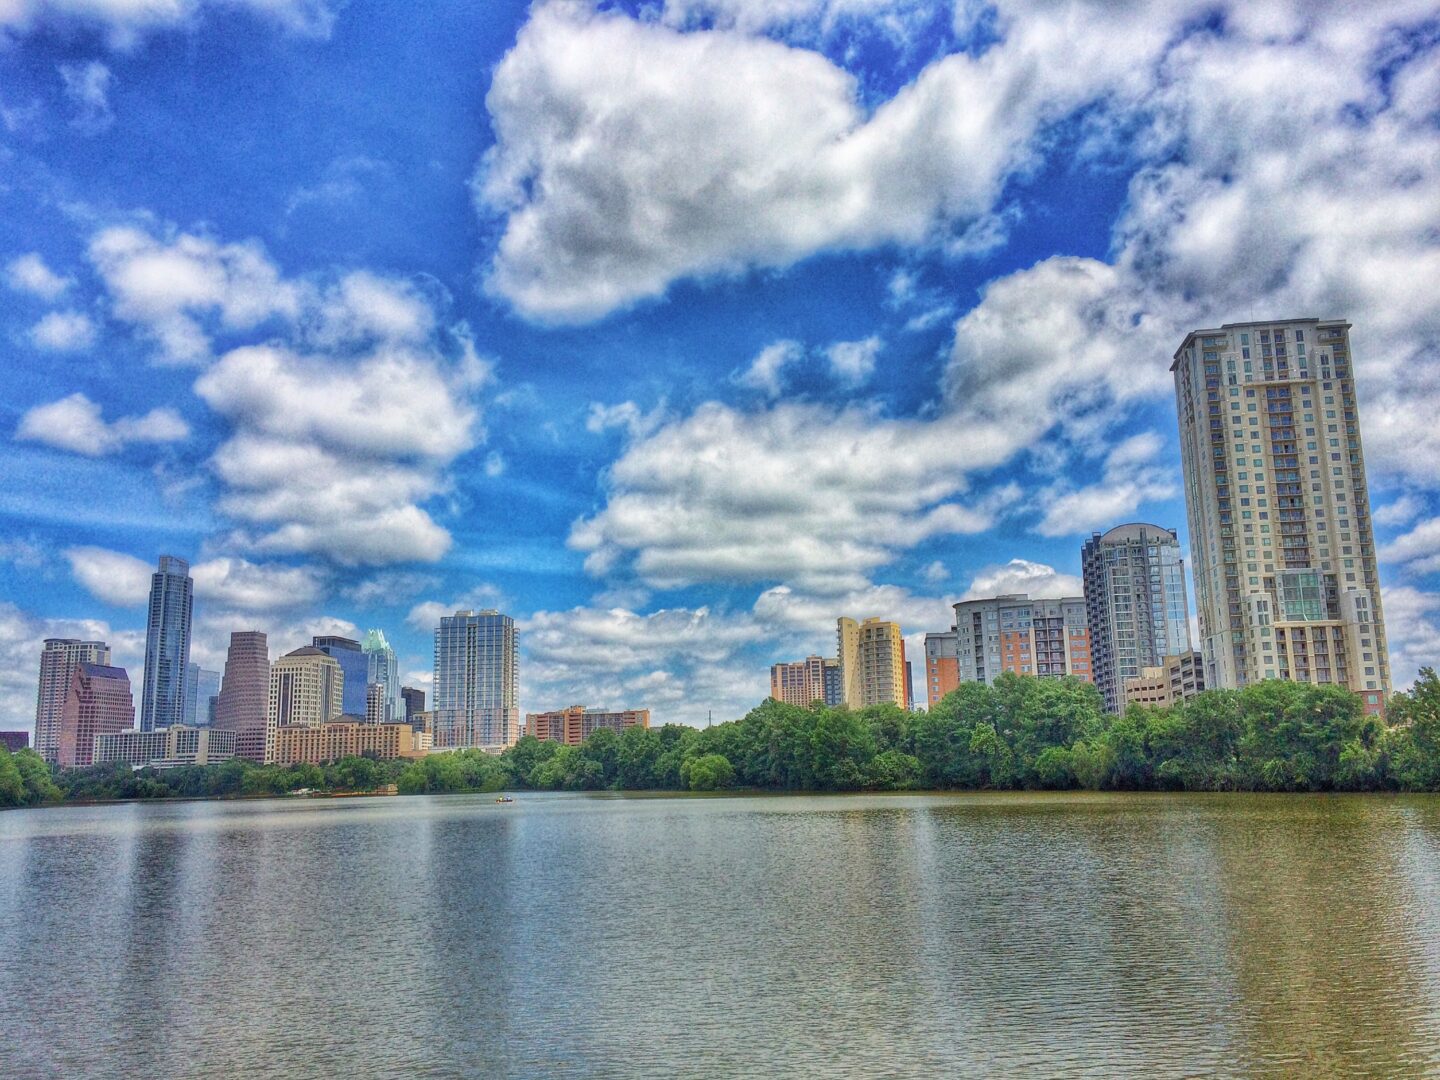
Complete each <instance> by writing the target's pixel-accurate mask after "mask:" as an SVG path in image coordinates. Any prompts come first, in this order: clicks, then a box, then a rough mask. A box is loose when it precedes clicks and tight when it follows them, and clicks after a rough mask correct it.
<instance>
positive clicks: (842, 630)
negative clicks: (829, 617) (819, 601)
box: [835, 618, 910, 709]
mask: <svg viewBox="0 0 1440 1080" xmlns="http://www.w3.org/2000/svg"><path fill="white" fill-rule="evenodd" d="M835 627H836V628H835V637H836V651H837V652H838V653H839V656H838V659H839V661H840V683H841V686H842V687H843V688H844V692H845V704H846V705H848V706H850V707H851V708H852V709H859V708H864V707H865V706H867V705H881V704H887V703H888V704H892V705H896V706H898V707H900V708H902V709H904V708H907V707H908V705H909V698H910V695H909V692H908V686H909V680H908V679H907V678H906V675H905V639H904V637H903V635H902V634H901V633H900V624H899V623H893V622H887V621H886V620H884V619H866V620H865V621H864V622H863V623H860V624H858V625H857V624H856V622H855V620H854V619H846V618H842V619H838V620H836V624H835Z"/></svg>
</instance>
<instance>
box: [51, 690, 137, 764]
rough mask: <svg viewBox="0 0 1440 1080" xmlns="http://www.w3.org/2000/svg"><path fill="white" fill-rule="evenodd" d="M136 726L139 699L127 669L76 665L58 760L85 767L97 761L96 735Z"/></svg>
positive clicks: (61, 726) (61, 728) (127, 729)
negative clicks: (136, 703) (134, 691)
mask: <svg viewBox="0 0 1440 1080" xmlns="http://www.w3.org/2000/svg"><path fill="white" fill-rule="evenodd" d="M134 726H135V698H134V695H133V694H132V692H131V690H130V676H129V675H128V674H127V673H126V671H125V669H124V668H117V667H110V666H109V665H107V664H76V665H75V672H74V674H73V675H72V676H71V679H70V690H69V692H68V693H67V694H66V695H65V708H64V710H63V711H62V713H61V715H60V739H59V746H58V748H57V751H56V757H55V760H56V763H57V764H58V765H60V766H61V767H63V768H84V767H85V766H87V765H91V764H93V763H94V757H95V737H96V736H97V735H106V734H109V733H111V732H117V731H129V730H131V729H132V728H134Z"/></svg>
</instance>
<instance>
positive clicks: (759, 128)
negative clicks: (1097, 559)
mask: <svg viewBox="0 0 1440 1080" xmlns="http://www.w3.org/2000/svg"><path fill="white" fill-rule="evenodd" d="M982 7H983V5H982ZM42 8H43V9H44V12H43V17H42V16H41V15H40V14H34V13H35V12H40V11H41V9H42ZM182 8H183V9H184V10H185V11H186V12H188V15H187V16H186V17H185V18H180V17H179V15H178V14H177V15H176V17H175V18H173V19H172V18H171V15H170V14H167V13H168V12H171V11H172V10H173V12H175V13H179V12H180V11H181V9H182ZM481 8H482V9H483V10H470V9H469V8H468V7H459V8H457V9H455V10H453V11H451V12H449V13H447V14H446V15H445V16H444V17H443V18H441V19H437V21H436V25H434V26H431V25H426V26H423V27H418V28H416V29H415V30H414V35H415V36H414V37H413V38H412V39H410V40H408V41H407V42H401V41H399V40H397V36H396V35H395V33H394V21H395V19H397V18H399V17H400V9H398V8H387V7H386V6H385V5H383V4H382V5H378V6H372V7H368V8H367V9H366V10H365V11H358V10H355V7H354V5H351V6H348V7H343V8H342V7H340V6H339V5H335V6H333V7H332V6H331V5H329V4H327V3H325V2H323V0H321V2H318V3H306V4H300V3H298V2H297V3H295V4H293V5H292V4H289V3H287V2H285V0H280V2H278V3H275V4H267V5H258V4H249V3H237V4H230V5H220V4H215V3H209V2H204V0H196V3H194V4H187V5H176V6H175V7H174V8H173V9H171V8H166V9H165V10H164V11H161V10H160V9H158V8H155V9H147V10H148V11H149V14H148V15H147V16H146V17H145V18H139V17H136V16H125V15H124V14H122V13H120V8H118V7H116V8H110V7H95V8H91V9H85V10H86V12H88V14H87V13H85V12H80V13H77V12H78V11H79V9H74V8H69V7H65V6H63V5H60V6H56V5H50V6H47V5H43V4H42V5H39V6H35V5H22V9H23V10H22V11H21V14H18V15H13V16H0V37H3V38H4V39H5V41H6V42H7V44H10V45H13V48H11V49H10V51H9V52H0V67H3V70H4V71H5V73H6V79H5V90H4V91H3V92H0V116H3V123H0V153H3V155H4V160H5V161H6V162H7V164H6V170H7V186H6V187H5V188H4V189H3V190H0V208H3V212H0V343H3V344H0V347H3V349H4V350H5V355H6V361H7V368H8V369H10V370H13V371H15V372H16V373H17V377H16V378H15V380H14V385H13V387H12V393H11V394H10V395H9V396H8V398H7V401H6V403H5V404H4V405H3V406H0V526H3V528H0V535H3V540H0V604H3V606H0V715H3V721H0V727H7V728H8V727H16V728H29V727H31V725H32V724H33V721H34V714H35V702H36V693H37V686H36V676H37V666H38V665H37V660H38V657H39V654H40V651H41V649H42V648H43V642H44V641H45V640H46V639H47V638H53V639H62V638H72V639H77V640H95V641H103V642H105V643H107V645H108V646H109V648H110V650H111V652H112V653H113V660H112V662H113V663H114V665H115V666H117V667H123V668H125V669H126V670H127V671H128V672H129V674H130V678H131V682H132V686H133V687H134V693H135V704H136V709H137V714H138V713H141V712H142V710H143V708H144V698H145V694H144V689H143V654H144V639H145V631H146V603H147V600H148V596H149V587H150V578H151V575H152V574H153V573H154V571H155V565H156V559H157V557H158V556H160V555H162V554H173V555H175V556H177V557H181V558H184V559H185V560H187V561H188V563H189V569H190V576H191V578H192V580H193V582H194V596H193V601H194V625H193V627H192V628H191V647H192V648H191V655H190V657H189V662H190V663H194V664H196V665H198V667H199V669H201V670H203V671H206V672H216V671H221V670H222V669H223V667H224V665H225V661H226V653H227V649H228V647H229V643H230V634H231V632H232V631H247V630H259V631H263V632H265V633H267V634H268V636H269V641H270V645H271V650H270V652H271V658H272V659H278V658H279V657H280V656H282V655H283V654H284V653H285V652H288V651H291V650H294V649H298V648H301V647H304V646H308V645H310V644H311V643H312V641H313V640H314V639H315V638H317V637H331V638H346V639H349V640H352V641H356V642H360V641H362V640H363V639H364V637H365V634H366V632H367V631H368V630H370V629H374V628H379V629H383V630H384V632H385V634H386V637H387V641H388V645H389V647H391V648H393V650H394V653H395V658H396V668H397V670H398V674H399V680H398V681H399V683H400V684H401V685H409V686H413V687H415V688H417V689H423V690H425V691H426V693H427V703H428V705H429V706H430V707H431V708H433V707H434V698H433V687H432V686H431V684H430V682H429V681H428V676H429V673H430V672H431V670H432V668H433V633H434V628H435V627H436V626H437V625H438V622H439V617H440V616H441V615H443V614H450V613H453V612H455V611H457V610H483V609H491V608H493V609H498V610H500V611H504V612H506V613H507V614H509V615H511V616H513V617H514V619H515V623H516V627H515V629H516V635H517V641H518V660H517V671H518V683H519V685H518V691H517V695H518V700H519V703H520V707H521V708H525V709H542V708H544V709H550V708H563V707H564V706H565V705H566V704H567V703H572V702H577V701H584V702H588V703H591V704H592V705H593V706H594V707H596V708H612V709H619V708H625V707H628V706H630V705H634V704H644V705H647V706H649V707H650V708H652V709H653V711H654V715H655V717H656V720H657V722H663V721H664V720H678V721H682V722H688V723H692V724H697V725H703V723H704V722H705V718H706V716H707V714H709V713H710V712H712V711H713V712H714V714H715V715H716V716H717V717H720V716H735V715H740V714H741V713H743V711H744V710H745V709H746V708H747V707H748V706H749V705H751V704H753V703H754V702H756V701H759V700H761V699H763V697H764V696H765V695H766V693H767V690H768V686H767V680H768V672H769V668H770V665H771V664H773V663H775V662H779V661H794V660H798V659H801V658H803V657H806V656H808V655H811V654H815V655H821V656H829V655H832V654H833V652H834V646H833V642H834V630H835V624H834V620H835V619H836V618H837V617H839V616H841V615H846V614H848V615H851V616H853V617H855V618H857V619H864V618H867V617H871V616H874V617H877V618H881V619H884V620H888V621H895V622H898V623H899V625H900V626H901V628H902V629H903V630H904V632H905V644H906V649H907V657H908V659H909V661H910V663H911V666H912V669H913V671H914V683H915V685H914V691H915V693H916V696H917V698H918V699H919V700H920V701H921V702H924V701H925V699H926V697H927V693H926V690H928V683H929V679H928V678H927V677H925V676H924V675H922V671H921V668H922V664H923V662H924V660H925V658H926V652H925V648H924V642H923V637H924V634H925V633H926V632H927V631H928V632H937V633H938V632H943V631H945V630H946V629H947V628H948V627H949V626H950V625H951V623H952V622H953V619H954V612H953V604H954V603H956V602H957V601H962V600H968V599H974V598H983V597H990V596H995V595H999V594H1004V593H1025V594H1028V595H1030V596H1031V597H1034V598H1040V597H1046V598H1053V597H1060V596H1072V597H1073V596H1079V595H1081V591H1082V590H1081V586H1080V578H1081V574H1082V562H1081V557H1080V548H1081V545H1082V544H1083V542H1084V540H1085V539H1086V538H1088V537H1089V536H1090V535H1091V534H1092V533H1093V532H1095V531H1104V530H1107V529H1109V528H1112V527H1115V526H1118V525H1122V524H1125V523H1131V522H1153V523H1155V524H1156V525H1157V526H1160V527H1162V528H1174V529H1176V530H1177V531H1178V534H1179V540H1180V545H1181V554H1182V555H1183V556H1184V557H1185V558H1186V559H1187V561H1189V562H1191V563H1192V564H1193V559H1194V545H1195V540H1194V538H1193V537H1192V536H1191V534H1190V525H1189V522H1188V520H1187V510H1186V505H1185V501H1184V498H1183V485H1184V480H1183V470H1182V464H1181V463H1182V452H1181V438H1180V431H1179V427H1178V420H1177V416H1176V412H1175V399H1174V383H1173V381H1172V377H1171V375H1170V371H1169V367H1170V364H1171V361H1172V359H1173V354H1174V352H1175V350H1176V348H1177V346H1178V345H1180V343H1181V342H1182V341H1183V340H1184V336H1185V334H1187V333H1189V332H1190V331H1192V330H1196V329H1199V328H1204V327H1219V326H1221V325H1223V324H1226V323H1240V322H1250V321H1254V320H1255V319H1257V318H1259V319H1263V318H1269V317H1275V318H1277V319H1279V318H1283V319H1302V318H1318V319H1322V320H1332V319H1344V320H1348V322H1349V323H1350V324H1351V325H1352V327H1353V329H1351V330H1350V331H1349V334H1350V339H1351V342H1352V343H1353V356H1354V383H1355V397H1356V398H1358V401H1359V410H1360V412H1362V413H1363V414H1364V421H1365V422H1364V428H1365V465H1366V469H1367V471H1368V494H1369V497H1370V503H1371V508H1372V513H1371V515H1370V520H1371V521H1372V522H1373V530H1374V540H1375V544H1374V547H1375V551H1376V556H1375V557H1376V562H1377V566H1376V570H1375V574H1376V576H1377V577H1378V580H1379V584H1380V586H1381V591H1382V595H1381V599H1382V601H1383V610H1384V616H1385V630H1386V636H1387V637H1388V646H1389V653H1390V658H1391V661H1392V672H1391V674H1390V676H1389V678H1390V681H1391V682H1393V684H1394V685H1395V686H1397V687H1402V686H1405V685H1406V684H1408V682H1409V681H1410V679H1411V678H1413V676H1414V673H1415V670H1416V669H1417V668H1418V666H1419V665H1420V664H1421V663H1427V662H1433V661H1435V660H1436V659H1437V658H1440V577H1437V571H1440V558H1437V544H1440V498H1437V496H1440V480H1437V479H1436V478H1437V477H1440V468H1437V465H1440V443H1437V434H1436V432H1435V430H1434V429H1433V425H1432V424H1431V422H1430V415H1431V414H1432V413H1433V412H1434V411H1435V408H1436V406H1437V405H1440V390H1436V389H1435V387H1437V386H1440V380H1437V378H1436V373H1435V364H1436V361H1435V356H1436V355H1437V350H1436V341H1437V337H1440V328H1437V327H1436V324H1435V321H1434V315H1433V312H1434V311H1436V310H1440V305H1437V304H1436V303H1435V302H1434V301H1435V299H1436V297H1435V295H1434V291H1435V289H1436V288H1437V287H1440V286H1437V284H1436V282H1437V280H1440V275H1436V274H1435V273H1434V272H1433V267H1434V261H1435V259H1436V258H1437V253H1440V241H1437V239H1436V238H1435V236H1434V234H1433V231H1431V230H1429V229H1428V226H1429V225H1430V224H1431V223H1433V221H1434V220H1436V219H1437V217H1440V206H1437V205H1436V200H1437V196H1436V195H1435V194H1434V193H1435V192H1436V191H1440V177H1437V176H1436V170H1437V166H1436V162H1437V161H1440V153H1437V152H1436V151H1437V148H1440V135H1437V133H1436V132H1435V130H1434V125H1433V123H1431V122H1430V120H1429V119H1428V117H1429V115H1430V113H1429V106H1428V105H1427V101H1428V100H1429V98H1428V94H1429V91H1428V90H1427V87H1428V86H1430V85H1431V83H1430V82H1428V81H1427V80H1431V81H1433V79H1432V78H1431V77H1432V76H1433V71H1434V68H1435V63H1434V56H1433V46H1432V45H1430V44H1429V43H1428V39H1427V38H1425V37H1424V35H1423V33H1422V29H1423V23H1424V20H1425V19H1426V18H1428V17H1429V13H1428V11H1427V10H1426V9H1424V8H1423V6H1411V5H1408V4H1405V3H1401V4H1395V5H1385V6H1384V10H1382V11H1368V10H1366V11H1361V10H1348V9H1335V10H1330V9H1328V8H1327V9H1324V10H1323V11H1321V12H1320V13H1319V14H1318V15H1316V14H1314V11H1315V10H1316V9H1314V8H1313V7H1311V6H1306V5H1287V4H1273V5H1242V4H1239V3H1221V4H1219V5H1213V6H1208V7H1207V8H1206V9H1205V11H1206V12H1207V13H1208V14H1207V17H1206V18H1205V19H1203V20H1197V19H1196V18H1194V17H1193V16H1194V14H1195V9H1193V8H1189V7H1187V6H1186V5H1183V4H1182V5H1150V6H1146V7H1145V8H1144V9H1143V10H1138V11H1129V10H1128V9H1127V10H1126V11H1125V12H1124V14H1123V15H1122V14H1117V13H1116V11H1114V10H1111V9H1109V8H1097V9H1095V10H1094V11H1091V12H1088V13H1087V16H1086V17H1085V18H1071V17H1069V14H1067V13H1070V9H1069V8H1068V7H1067V6H1066V5H1059V6H1058V7H1055V6H1050V7H1047V6H1043V5H1034V4H1030V3H1026V2H1020V0H1006V2H1001V3H998V4H997V5H996V7H995V10H994V12H992V13H990V14H989V15H979V14H976V10H978V9H975V10H972V9H973V5H971V6H965V10H966V11H967V12H969V14H968V15H965V14H960V13H958V12H959V9H958V8H957V12H946V11H942V10H941V9H940V8H939V6H933V5H915V4H907V3H900V2H899V0H896V2H893V3H891V2H879V3H875V4H866V5H847V4H833V3H832V4H822V3H819V2H818V0H817V2H816V3H815V4H812V5H807V4H804V3H798V4H794V5H788V4H787V5H758V4H746V3H743V2H741V0H723V2H722V0H705V2H700V3H680V2H678V0H672V2H669V3H665V4H660V5H648V6H645V10H643V11H642V10H641V8H642V5H639V4H636V3H622V4H618V5H612V6H611V9H610V10H607V11H606V12H603V13H596V12H594V11H592V10H590V9H589V8H588V7H587V6H586V5H582V4H567V5H561V4H553V3H552V4H544V3H542V4H538V5H530V4H528V3H524V4H522V3H513V4H511V3H496V4H489V5H483V6H481ZM782 9H783V12H782ZM17 10H20V9H17ZM26 12H29V13H31V14H29V15H27V14H25V13H26ZM32 15H33V17H31V16H32ZM441 23H444V25H445V27H446V29H445V31H444V32H443V33H442V32H441V31H440V30H439V29H438V27H439V25H440V24H441ZM1062 30H1063V31H1064V32H1061V31H1062ZM1122 33H1123V35H1124V40H1125V41H1126V43H1127V47H1126V49H1125V50H1123V51H1122V50H1116V49H1115V48H1114V42H1115V40H1116V36H1117V35H1119V34H1122ZM461 39H463V40H465V41H467V43H468V45H467V48H466V49H464V50H460V49H457V48H456V47H455V46H454V41H455V40H461ZM411 49H422V50H423V51H424V55H425V56H426V58H427V71H429V72H430V73H431V74H432V76H433V86H428V85H427V88H426V89H425V90H424V91H423V92H421V91H419V90H417V88H416V86H415V84H414V80H413V72H414V71H415V70H416V67H415V63H414V54H413V53H412V52H410V51H409V50H411ZM617 61H618V62H617ZM627 65H630V66H632V67H633V68H634V69H635V70H645V71H649V72H653V73H655V78H654V79H653V80H645V81H639V82H626V81H624V80H617V79H616V77H615V75H614V72H615V71H616V70H620V69H624V68H625V67H626V66H627ZM1317 70H1323V71H1325V72H1326V73H1327V78H1326V79H1324V80H1316V79H1312V78H1308V77H1301V76H1298V75H1297V74H1296V73H1300V72H1313V71H1317ZM354 71H365V72H367V73H368V77H367V78H366V79H364V80H354V79H349V80H348V81H347V83H346V85H347V88H348V89H347V92H346V94H344V95H342V96H340V97H339V98H338V99H337V96H336V95H334V94H333V93H331V92H330V91H329V88H330V87H331V85H333V80H335V79H337V78H339V77H341V74H342V73H344V72H354ZM1240 71H1243V72H1245V73H1246V77H1245V78H1235V77H1233V73H1235V72H1240ZM259 72H264V74H265V77H264V78H263V79H262V78H258V77H257V73H259ZM202 74H203V77H202ZM775 101H781V102H783V103H784V105H785V107H784V108H780V109H776V108H773V107H772V103H773V102H775ZM315 102H325V105H324V107H323V108H321V109H315V108H313V107H312V106H313V103H315ZM952 102H958V103H963V107H961V106H957V107H956V108H954V109H948V108H947V109H942V108H937V107H936V104H937V103H952ZM595 103H603V104H604V106H605V108H603V109H601V108H595V107H592V106H594V104H595ZM1002 106H1003V107H1002ZM296 115H302V116H305V117H306V118H307V123H306V124H305V125H301V126H300V127H299V128H298V129H296V128H294V125H293V124H291V123H290V122H289V121H290V119H291V118H293V117H294V116H296ZM556 116H578V117H580V118H582V120H584V121H586V122H587V123H589V124H590V125H591V127H590V129H589V130H588V132H587V133H586V136H585V137H579V136H577V135H576V133H575V132H574V131H569V130H567V129H565V128H564V127H563V125H561V126H557V125H556V124H555V123H554V121H553V118H554V117H556ZM961 119H963V120H964V121H965V122H963V123H962V122H960V121H961ZM652 121H653V123H651V122H652ZM581 129H582V130H583V129H584V124H582V125H581ZM220 132H223V133H224V136H223V137H220V136H219V135H218V133H220ZM587 138H588V139H589V141H587ZM647 140H648V141H647ZM594 147H606V148H608V149H607V151H606V152H605V153H596V152H595V150H594ZM1332 157H1335V158H1339V159H1343V160H1344V161H1345V162H1346V163H1347V165H1346V169H1345V170H1344V171H1343V172H1342V171H1340V170H1335V169H1331V168H1327V167H1321V166H1322V165H1324V163H1326V162H1328V161H1329V160H1330V159H1331V158H1332ZM676 178H679V179H676ZM1317 206H1321V207H1325V208H1326V209H1325V212H1324V213H1317V212H1316V211H1315V209H1314V208H1315V207H1317ZM595 207H606V208H613V207H626V208H628V210H627V212H626V213H623V214H620V215H619V216H618V217H616V218H615V219H614V220H611V221H608V222H607V225H606V228H605V229H603V230H597V229H595V228H594V227H593V224H587V222H591V221H592V219H593V218H594V217H595V215H594V214H593V213H592V211H593V210H594V208H595ZM677 222H684V223H686V224H685V227H684V228H681V227H679V226H677V225H676V223H677ZM1187 577H1188V574H1187ZM1188 588H1189V586H1188V582H1187V589H1188ZM1189 604H1190V611H1191V615H1192V619H1191V623H1192V629H1198V626H1197V622H1198V620H1197V619H1196V618H1195V616H1196V613H1197V611H1198V605H1197V599H1196V597H1195V596H1194V594H1193V592H1192V593H1191V595H1190V597H1189ZM1193 643H1194V644H1195V645H1196V647H1197V648H1198V647H1199V645H1200V640H1199V637H1198V634H1197V635H1195V636H1194V642H1193ZM1372 651H1373V650H1372ZM1362 655H1363V652H1362ZM341 662H342V665H343V663H344V661H343V660H342V661H341ZM367 663H368V660H367ZM1377 663H1378V662H1377ZM1376 678H1377V679H1378V678H1379V676H1378V675H1377V677H1376ZM922 683H924V684H926V685H925V686H924V687H922V685H921V684H922ZM394 693H395V691H394V687H393V686H392V688H391V694H390V708H391V711H392V713H393V712H394V711H395V708H396V706H395V702H394ZM197 711H198V707H197ZM347 711H349V710H347ZM361 711H362V712H363V708H362V710H361Z"/></svg>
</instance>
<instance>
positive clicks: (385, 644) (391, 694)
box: [360, 630, 405, 724]
mask: <svg viewBox="0 0 1440 1080" xmlns="http://www.w3.org/2000/svg"><path fill="white" fill-rule="evenodd" d="M360 648H361V651H362V652H364V653H365V656H366V658H367V659H368V660H369V664H370V666H369V670H368V674H367V676H366V677H367V678H368V679H369V681H370V685H372V686H379V687H380V688H381V699H382V707H381V713H382V716H383V719H382V720H381V721H380V723H383V724H398V723H400V722H401V721H403V720H404V719H405V704H404V702H403V701H402V700H401V697H400V665H399V663H398V662H397V661H396V659H395V650H394V649H392V648H391V647H390V642H389V641H387V640H386V639H385V632H384V631H383V630H367V631H365V639H364V640H363V641H362V642H361V643H360ZM367 712H368V710H367Z"/></svg>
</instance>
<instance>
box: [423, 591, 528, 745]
mask: <svg viewBox="0 0 1440 1080" xmlns="http://www.w3.org/2000/svg"><path fill="white" fill-rule="evenodd" d="M515 645H516V641H515V621H514V620H513V619H511V618H510V616H508V615H502V614H501V613H500V612H498V611H479V612H476V611H457V612H456V613H455V614H454V615H445V616H442V617H441V619H440V625H439V627H437V628H436V630H435V684H434V701H433V702H432V706H431V711H432V712H433V713H434V716H435V724H434V732H433V734H434V737H435V746H436V747H460V746H478V747H482V748H484V749H488V750H502V749H504V748H505V747H507V746H513V745H514V744H515V740H516V739H517V738H518V737H519V733H520V730H519V729H520V708H519V695H518V693H517V680H516V657H515V652H516V648H515Z"/></svg>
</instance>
